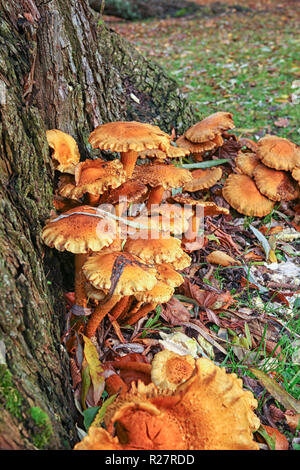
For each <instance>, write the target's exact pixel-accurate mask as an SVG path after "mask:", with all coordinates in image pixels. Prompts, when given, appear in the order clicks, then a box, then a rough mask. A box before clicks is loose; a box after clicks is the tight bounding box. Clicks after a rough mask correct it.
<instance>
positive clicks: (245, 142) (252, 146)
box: [238, 137, 257, 153]
mask: <svg viewBox="0 0 300 470" xmlns="http://www.w3.org/2000/svg"><path fill="white" fill-rule="evenodd" d="M238 141H239V143H240V144H241V145H242V147H247V149H249V150H251V152H253V153H256V152H257V143H256V142H255V141H254V140H252V139H247V137H241V138H240V139H239V140H238Z"/></svg>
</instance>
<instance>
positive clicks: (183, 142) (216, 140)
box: [176, 134, 224, 154]
mask: <svg viewBox="0 0 300 470" xmlns="http://www.w3.org/2000/svg"><path fill="white" fill-rule="evenodd" d="M223 143H224V140H223V137H222V136H221V135H220V134H217V135H215V136H214V137H213V139H211V140H207V141H205V142H199V143H195V142H191V141H190V140H188V139H187V138H186V137H185V136H184V135H182V136H180V137H178V139H177V140H176V144H177V145H178V146H179V147H183V148H185V149H187V150H189V151H190V153H192V154H203V153H204V152H207V151H208V150H213V149H215V148H218V147H221V146H222V145H223Z"/></svg>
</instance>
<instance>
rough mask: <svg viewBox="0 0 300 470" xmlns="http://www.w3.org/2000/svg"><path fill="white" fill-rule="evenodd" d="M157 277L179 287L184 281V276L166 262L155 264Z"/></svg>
mask: <svg viewBox="0 0 300 470" xmlns="http://www.w3.org/2000/svg"><path fill="white" fill-rule="evenodd" d="M155 269H156V271H157V279H158V280H159V281H163V282H165V283H166V284H168V285H169V286H171V287H179V286H180V285H181V284H183V282H184V278H183V277H182V276H181V274H179V273H178V272H177V271H175V269H173V267H172V266H171V265H170V264H168V263H161V264H156V265H155Z"/></svg>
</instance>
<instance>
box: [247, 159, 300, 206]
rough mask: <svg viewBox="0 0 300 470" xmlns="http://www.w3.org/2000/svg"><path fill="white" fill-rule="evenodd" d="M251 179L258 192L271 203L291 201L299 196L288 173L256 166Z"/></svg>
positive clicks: (295, 184)
mask: <svg viewBox="0 0 300 470" xmlns="http://www.w3.org/2000/svg"><path fill="white" fill-rule="evenodd" d="M253 177H254V181H255V184H256V186H257V187H258V189H259V191H260V192H261V193H262V194H263V195H264V196H267V197H268V198H269V199H271V200H272V201H292V200H293V199H297V197H298V196H299V189H298V187H297V186H298V185H297V183H296V182H295V181H293V179H292V178H291V176H290V175H289V173H286V172H285V171H280V170H273V169H272V168H268V167H267V166H265V165H262V164H260V165H258V166H257V167H256V168H255V170H254V172H253Z"/></svg>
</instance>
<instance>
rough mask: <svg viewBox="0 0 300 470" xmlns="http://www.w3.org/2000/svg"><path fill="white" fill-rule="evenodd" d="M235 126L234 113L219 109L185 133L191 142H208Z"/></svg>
mask: <svg viewBox="0 0 300 470" xmlns="http://www.w3.org/2000/svg"><path fill="white" fill-rule="evenodd" d="M234 127H235V126H234V122H233V120H232V114H231V113H228V112H223V111H219V112H217V113H214V114H211V115H210V116H207V117H206V118H205V119H202V121H199V122H197V123H196V124H194V125H193V126H192V127H190V128H189V129H188V130H187V131H186V132H185V133H184V137H185V138H186V139H188V140H190V141H191V142H196V143H201V142H207V141H209V140H212V139H214V138H215V137H216V135H217V134H222V132H223V131H227V130H229V129H233V128H234Z"/></svg>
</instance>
